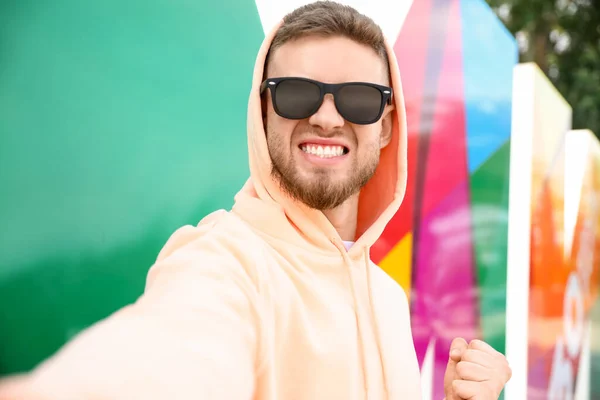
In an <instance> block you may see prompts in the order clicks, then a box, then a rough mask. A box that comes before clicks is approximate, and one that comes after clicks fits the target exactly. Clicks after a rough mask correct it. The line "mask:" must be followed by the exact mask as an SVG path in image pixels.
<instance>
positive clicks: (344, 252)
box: [331, 238, 390, 399]
mask: <svg viewBox="0 0 600 400" xmlns="http://www.w3.org/2000/svg"><path fill="white" fill-rule="evenodd" d="M331 242H332V243H333V244H334V245H335V246H336V247H337V249H338V250H339V251H340V253H341V254H342V257H343V258H344V262H345V263H346V266H348V268H346V272H347V276H348V279H349V280H350V289H351V291H352V300H353V302H354V315H355V317H356V329H357V334H358V341H359V346H360V349H361V351H360V358H361V363H362V365H363V382H364V387H365V392H366V393H367V398H369V382H370V379H369V377H368V373H369V371H368V368H367V365H366V359H365V352H366V350H365V344H364V342H363V335H362V332H361V328H360V323H359V315H358V299H357V296H356V288H355V283H354V278H352V273H351V271H350V268H351V267H352V260H351V259H350V257H349V256H348V251H347V250H346V248H345V247H344V245H343V244H342V243H340V241H339V240H337V238H332V239H331ZM364 255H365V268H366V275H367V292H368V295H369V311H370V315H369V317H370V318H371V320H372V323H373V326H374V328H375V339H376V340H377V350H378V352H379V359H380V363H381V374H382V378H383V389H384V391H385V398H386V399H389V392H390V391H389V387H388V379H387V374H386V371H385V363H384V362H383V353H382V351H381V336H380V330H379V323H378V322H377V318H376V317H375V310H374V307H373V293H372V292H373V290H372V288H371V268H370V261H369V250H368V249H365V251H364Z"/></svg>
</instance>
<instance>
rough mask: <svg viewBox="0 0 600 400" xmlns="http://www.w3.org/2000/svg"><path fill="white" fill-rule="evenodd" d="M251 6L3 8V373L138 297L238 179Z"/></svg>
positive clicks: (243, 172) (253, 44)
mask: <svg viewBox="0 0 600 400" xmlns="http://www.w3.org/2000/svg"><path fill="white" fill-rule="evenodd" d="M263 37H264V35H263V32H262V27H261V24H260V20H259V16H258V12H257V11H256V6H255V4H254V2H253V1H244V0H222V1H210V2H208V1H195V2H192V1H183V0H130V1H120V0H102V1H92V0H87V1H85V0H55V1H44V0H38V1H29V0H19V1H17V0H13V1H10V0H9V1H3V2H0V188H1V192H0V193H1V195H0V221H1V228H0V374H6V373H12V372H17V371H24V370H28V369H30V368H32V367H33V366H34V365H35V364H37V363H38V362H39V361H40V360H41V359H43V358H46V357H47V356H49V355H50V354H52V353H53V352H54V351H55V350H56V349H57V348H58V347H60V346H61V345H62V344H63V343H64V342H65V341H67V340H68V339H69V338H70V337H72V336H73V335H74V334H75V333H77V332H78V331H80V330H81V329H83V328H85V327H87V326H89V325H90V324H91V323H93V322H94V321H96V320H98V319H100V318H102V317H105V316H107V315H108V314H110V313H111V312H112V311H114V310H116V309H117V308H119V307H121V306H122V305H124V304H126V303H129V302H132V301H134V300H135V299H136V298H137V297H138V296H139V295H140V294H141V292H142V290H143V285H144V279H145V275H146V272H147V270H148V268H149V267H150V266H151V264H152V263H153V261H154V259H155V257H156V255H157V253H158V251H159V250H160V248H161V247H162V245H163V244H164V243H165V241H166V240H167V239H168V237H169V235H170V234H171V233H172V232H173V231H174V230H175V229H177V228H178V227H179V226H181V225H184V224H196V223H197V222H198V221H199V220H200V219H201V218H202V217H203V216H204V215H206V214H207V213H209V212H211V211H213V210H214V209H217V208H228V207H230V205H231V204H232V200H233V199H232V197H233V195H234V194H235V192H236V191H237V190H238V189H239V188H240V186H241V185H242V184H243V182H244V181H245V179H246V178H247V176H248V166H247V146H246V138H245V135H246V128H245V120H246V105H247V98H248V91H249V88H250V83H251V73H252V68H253V64H254V58H255V55H256V52H257V50H258V47H259V46H260V42H261V41H262V39H263Z"/></svg>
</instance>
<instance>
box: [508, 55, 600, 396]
mask: <svg viewBox="0 0 600 400" xmlns="http://www.w3.org/2000/svg"><path fill="white" fill-rule="evenodd" d="M514 87H515V103H514V108H515V110H517V109H518V110H519V112H518V113H517V112H515V116H514V117H515V119H514V121H513V136H514V137H515V139H514V140H517V137H519V140H521V142H519V143H520V146H521V147H522V148H524V149H526V150H525V151H520V150H519V151H515V148H513V152H512V157H513V161H515V162H514V163H513V165H512V166H511V168H513V169H514V175H512V179H511V191H513V192H514V193H515V199H516V200H515V202H518V201H519V200H521V204H516V203H513V202H512V198H511V209H510V212H511V213H510V222H509V223H510V224H511V226H512V227H513V230H511V233H510V240H511V244H513V245H514V247H515V248H516V247H517V246H519V242H525V243H527V244H528V248H527V250H529V251H528V252H521V253H519V254H517V253H514V254H513V253H511V252H510V251H509V259H510V262H509V271H508V272H509V284H508V292H509V294H510V295H509V298H508V300H509V311H510V312H509V315H508V318H507V331H508V333H507V356H508V357H509V359H510V360H511V363H512V364H513V365H514V368H513V371H514V376H517V379H516V380H515V382H512V383H511V385H510V387H508V388H507V398H527V399H534V400H535V399H563V398H573V396H575V395H576V394H577V396H582V397H577V398H589V389H588V388H589V378H586V376H589V375H588V373H589V369H588V368H589V367H588V366H587V365H586V364H589V361H588V360H589V358H590V352H589V348H588V347H586V349H585V350H584V344H585V343H586V340H587V339H586V334H587V331H588V324H589V311H590V309H591V306H592V304H593V301H594V298H595V296H596V292H597V290H598V286H597V283H596V281H597V277H596V276H597V273H598V271H597V264H598V261H597V260H596V259H595V253H596V248H597V246H598V235H597V234H596V232H597V230H598V228H599V227H600V226H599V224H600V219H599V217H598V213H597V211H596V208H597V206H596V204H597V201H598V198H597V196H598V194H600V192H599V191H598V190H599V189H600V186H598V183H597V179H598V177H597V175H598V171H599V170H598V168H597V165H598V164H597V163H598V161H599V160H598V154H599V153H598V149H597V146H598V144H597V140H596V139H595V138H593V135H592V134H591V133H589V132H586V133H583V132H577V131H575V132H571V131H570V126H571V108H570V106H569V105H568V104H567V103H566V101H565V100H564V99H563V98H562V97H561V96H560V94H559V93H558V91H557V90H556V89H555V88H554V87H553V86H552V85H551V83H550V82H549V80H548V79H547V78H546V77H545V76H544V75H543V73H542V72H541V71H540V70H539V68H538V67H537V66H535V65H534V64H525V65H520V66H519V67H518V68H517V69H516V70H515V86H514ZM517 88H518V89H517ZM518 174H521V175H522V176H523V178H518ZM519 192H520V193H523V195H519ZM525 200H527V202H526V204H524V203H525ZM513 205H514V207H513ZM522 282H525V283H526V285H525V286H523V285H522ZM511 302H512V305H511ZM511 308H512V310H511ZM515 308H521V309H523V310H524V312H523V313H520V312H513V311H514V309H515ZM585 346H589V344H585ZM582 368H584V370H582ZM578 386H579V387H578ZM586 392H587V393H586ZM509 396H510V397H509Z"/></svg>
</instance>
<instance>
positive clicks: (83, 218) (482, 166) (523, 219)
mask: <svg viewBox="0 0 600 400" xmlns="http://www.w3.org/2000/svg"><path fill="white" fill-rule="evenodd" d="M342 2H343V3H346V4H349V5H352V6H354V7H356V8H357V9H358V10H359V11H361V12H363V13H365V14H367V15H369V16H371V17H372V18H373V19H374V20H375V21H376V22H378V23H379V24H380V25H381V26H382V29H383V30H384V33H385V34H386V36H387V38H388V40H389V41H390V42H391V43H393V44H394V51H395V53H396V56H397V59H398V63H399V66H400V70H401V73H402V77H403V82H404V86H405V96H406V102H407V112H408V127H409V183H408V190H407V195H406V199H405V201H404V204H403V206H402V207H401V209H400V210H399V212H398V214H397V215H396V216H395V217H394V219H393V220H392V222H391V223H390V224H389V226H388V228H387V229H386V231H385V232H384V234H383V235H382V237H381V239H380V240H379V241H378V242H377V244H376V245H375V246H374V248H373V250H372V258H373V260H374V261H375V262H377V263H378V264H379V265H380V266H381V267H382V268H383V269H384V270H385V271H386V272H388V273H389V274H390V276H392V277H393V278H394V279H396V281H398V283H399V284H401V285H402V287H403V288H404V289H405V290H406V291H407V293H408V295H409V298H410V303H411V312H412V318H413V322H412V323H413V332H414V340H415V347H416V349H417V353H418V356H419V362H420V365H421V369H422V375H423V378H422V379H423V382H424V385H423V387H424V399H425V400H428V399H430V398H431V399H437V398H442V397H443V396H442V395H441V393H442V375H443V370H444V368H445V364H446V361H447V352H446V350H445V349H447V347H448V345H449V342H450V340H451V339H452V338H453V337H454V336H456V335H461V336H464V337H466V338H483V339H485V340H487V341H489V342H490V343H491V344H492V345H493V346H494V347H496V348H497V349H498V350H500V351H502V352H505V353H506V354H507V356H508V357H509V360H510V361H511V365H513V368H515V365H516V369H515V371H520V372H521V373H520V374H519V375H518V376H517V377H516V378H513V381H514V386H513V387H510V388H508V387H507V391H506V394H505V397H506V398H507V399H516V400H519V399H546V398H547V397H548V395H549V393H550V392H551V391H552V389H557V388H560V387H561V386H560V385H568V384H569V383H571V384H572V385H571V386H572V392H573V394H574V395H575V396H576V398H577V399H600V384H599V382H600V379H598V378H600V302H599V301H598V299H597V292H598V286H599V284H600V274H599V273H598V271H599V267H600V265H599V260H600V258H599V253H598V251H599V250H600V247H599V245H600V233H599V232H600V231H599V229H598V228H600V215H599V214H598V212H597V210H596V204H597V202H598V200H599V198H598V196H599V195H600V150H599V149H600V145H599V144H598V139H597V138H596V135H598V134H600V2H599V1H597V0H572V1H570V0H558V1H551V0H506V1H496V0H493V1H492V0H489V1H488V2H487V3H486V2H485V1H483V0H369V1H368V2H367V1H360V0H354V1H352V0H348V1H342ZM305 3H308V1H301V0H285V1H283V0H256V1H252V0H222V1H218V2H214V1H206V0H197V1H193V2H192V1H182V0H170V1H165V0H145V1H141V0H130V1H128V2H123V1H116V0H105V1H92V0H85V1H81V0H55V1H52V2H50V1H45V0H39V1H36V2H32V1H27V0H22V1H14V0H12V1H11V0H5V1H2V2H0V221H1V225H0V375H7V374H11V373H16V372H23V371H28V370H30V369H32V368H33V367H34V366H35V365H37V364H38V363H39V362H40V361H42V360H43V359H45V358H47V357H48V356H50V355H52V354H53V353H54V352H55V351H56V350H57V349H59V348H60V347H61V346H62V345H63V344H64V343H66V342H67V341H68V340H70V339H71V338H72V337H73V336H74V335H76V334H77V333H79V332H80V331H81V330H83V329H85V328H86V327H89V326H90V325H91V324H93V323H94V322H96V321H98V320H100V319H102V318H105V317H106V316H108V315H110V314H111V313H112V312H114V311H115V310H117V309H118V308H120V307H122V306H124V305H125V304H128V303H131V302H133V301H135V299H136V298H137V297H138V296H140V295H141V293H142V292H143V288H144V283H145V276H146V273H147V271H148V269H149V268H150V266H151V265H152V263H153V262H154V260H155V258H156V256H157V254H158V251H159V250H160V249H161V247H162V246H163V245H164V243H165V242H166V240H167V239H168V238H169V236H170V235H171V234H172V233H173V231H175V230H176V229H177V228H178V227H180V226H182V225H186V224H192V225H194V224H197V223H198V221H199V220H200V219H202V217H203V216H205V215H206V214H208V213H210V212H212V211H213V210H216V209H219V208H225V209H228V208H229V207H231V205H232V203H233V196H234V195H235V193H236V192H237V191H238V190H239V189H240V188H241V186H242V184H243V183H244V181H245V180H246V179H247V177H248V165H247V160H248V157H247V146H246V107H247V99H248V94H249V90H250V85H251V74H252V70H253V66H254V60H255V56H256V52H257V51H258V48H259V46H260V44H261V42H262V40H263V38H264V35H265V31H268V30H270V29H271V27H272V26H273V24H274V23H275V22H276V21H277V20H278V19H279V18H281V17H282V16H283V15H285V13H286V12H289V11H291V10H292V9H293V8H295V7H297V6H299V5H302V4H305ZM524 177H529V178H528V179H523V178H524ZM571 278H572V279H575V280H577V282H579V284H578V288H579V289H578V291H577V292H576V293H575V295H573V293H572V292H570V291H569V290H567V289H568V287H569V286H568V282H571V281H570V279H571ZM523 280H525V281H523ZM522 282H525V283H526V284H525V286H523V285H522V284H521V285H520V283H522ZM573 296H575V297H573ZM573 298H575V300H573ZM570 301H575V302H576V303H577V304H579V302H581V304H583V305H584V306H583V312H582V313H580V314H577V315H571V314H569V313H566V312H565V310H567V309H568V308H569V307H568V306H569V305H570V303H569V302H570ZM440 305H442V307H440ZM515 310H516V311H517V312H516V313H515ZM565 321H569V323H570V325H569V324H568V323H567V322H565ZM567 325H568V326H575V327H577V329H575V330H574V331H573V332H570V331H567V330H566V328H565V326H567ZM569 335H573V336H569ZM565 338H571V339H572V338H576V342H577V343H579V345H578V347H577V351H576V354H561V355H560V356H561V357H559V359H560V360H561V361H560V362H563V363H569V364H570V365H571V366H572V371H573V372H572V374H570V375H569V376H561V375H560V373H559V372H557V371H564V369H562V368H559V366H560V365H558V364H557V362H555V359H556V355H557V352H558V350H557V348H558V347H557V343H558V342H559V341H560V340H566V339H565ZM573 340H575V339H573ZM520 341H524V342H526V346H527V349H528V352H527V354H513V355H512V358H511V353H510V352H511V349H513V348H518V347H519V346H518V343H520ZM513 358H514V360H513ZM557 374H558V375H557ZM511 384H512V382H511ZM557 385H558V386H557Z"/></svg>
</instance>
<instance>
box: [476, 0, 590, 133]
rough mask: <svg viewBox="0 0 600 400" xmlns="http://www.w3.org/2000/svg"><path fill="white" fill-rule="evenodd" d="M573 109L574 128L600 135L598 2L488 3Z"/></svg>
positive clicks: (519, 0)
mask: <svg viewBox="0 0 600 400" xmlns="http://www.w3.org/2000/svg"><path fill="white" fill-rule="evenodd" d="M487 2H488V4H489V5H490V6H491V7H492V8H493V9H494V11H495V12H496V14H497V15H498V16H499V17H500V19H502V20H503V22H504V24H505V25H506V26H507V28H508V29H509V30H510V31H511V32H512V33H513V34H514V35H515V37H516V38H517V41H518V43H519V49H520V53H521V55H520V56H521V61H522V62H528V61H533V62H535V63H537V64H538V65H539V66H540V68H541V69H542V70H543V71H544V72H545V73H546V74H547V75H548V77H549V78H550V80H551V81H552V82H553V83H554V85H555V86H556V87H557V88H558V90H559V91H560V92H561V94H562V95H563V96H564V97H565V99H566V100H567V101H568V102H569V104H571V106H572V107H573V128H574V129H591V130H592V131H593V132H594V133H595V134H596V135H597V136H600V0H487Z"/></svg>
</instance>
